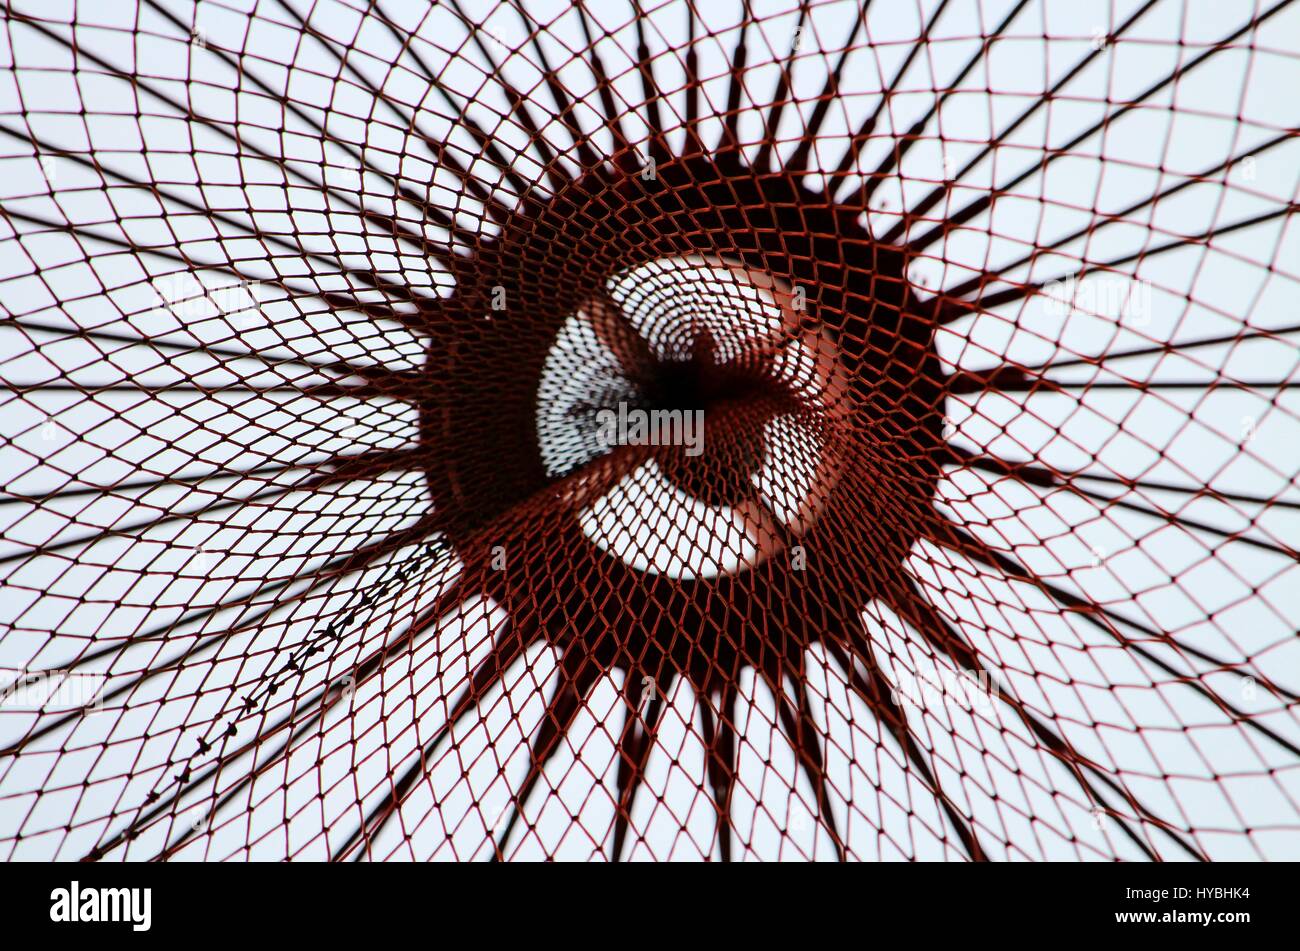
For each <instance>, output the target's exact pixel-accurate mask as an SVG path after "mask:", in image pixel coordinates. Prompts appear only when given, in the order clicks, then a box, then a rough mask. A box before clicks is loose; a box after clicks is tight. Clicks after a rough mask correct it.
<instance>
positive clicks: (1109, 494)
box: [0, 0, 1300, 860]
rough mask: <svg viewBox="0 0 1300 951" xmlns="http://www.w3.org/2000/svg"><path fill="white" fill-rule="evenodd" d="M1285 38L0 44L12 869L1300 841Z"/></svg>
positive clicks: (896, 17)
mask: <svg viewBox="0 0 1300 951" xmlns="http://www.w3.org/2000/svg"><path fill="white" fill-rule="evenodd" d="M1297 38H1300V5H1297V4H1293V3H1290V2H1289V0H1283V2H1278V3H1273V4H1221V3H1213V2H1209V0H1148V2H1115V3H1111V4H1107V5H1097V4H1057V3H1046V2H1026V0H1021V2H1006V0H1001V2H993V0H978V2H977V0H969V2H966V0H963V2H956V0H953V2H950V0H920V2H916V3H882V2H880V0H876V2H875V3H871V2H857V0H816V2H812V0H804V2H798V0H772V2H762V3H760V2H745V3H736V2H719V3H707V4H705V3H699V4H697V3H694V2H691V0H687V2H681V0H667V2H661V3H650V2H646V3H635V2H634V3H628V2H625V0H586V2H582V3H577V4H568V3H559V2H545V3H543V2H536V0H526V2H500V3H470V2H462V3H458V2H455V0H450V2H438V3H433V4H426V3H419V2H397V0H380V2H373V0H372V2H363V0H314V2H313V0H266V2H261V0H229V2H224V3H216V2H208V0H202V2H199V3H196V4H191V3H184V2H179V0H138V2H123V3H112V4H108V3H104V4H97V3H79V4H77V3H72V2H59V0H41V2H40V3H36V2H26V0H23V2H19V0H14V2H12V3H10V4H8V5H7V6H6V10H5V13H4V19H3V42H2V43H0V56H2V57H3V60H4V62H3V66H4V71H3V73H0V170H2V174H0V245H2V248H0V308H3V311H2V313H3V324H0V484H2V485H3V493H4V494H3V496H2V497H0V519H2V520H3V521H2V522H0V524H2V525H3V541H2V542H0V579H2V583H3V587H4V592H3V597H2V598H0V622H2V623H3V628H0V668H3V669H4V670H5V671H6V674H5V680H4V683H5V684H7V685H8V686H7V687H5V689H4V691H3V695H2V698H0V858H8V859H30V858H58V859H79V858H91V859H113V860H118V859H147V858H186V859H210V860H217V859H281V858H290V859H326V858H338V859H420V860H423V859H430V858H437V859H462V860H463V859H471V858H480V859H487V858H505V859H539V858H552V857H553V858H564V859H589V858H605V859H670V858H671V859H724V860H726V859H748V858H762V859H775V858H780V859H809V858H817V859H822V858H827V859H833V858H852V859H903V858H906V859H1023V858H1031V859H1044V858H1046V859H1116V858H1121V859H1144V858H1146V859H1156V858H1161V859H1163V858H1172V859H1188V858H1200V859H1229V858H1231V859H1263V858H1267V859H1279V858H1290V859H1296V858H1300V700H1298V698H1297V692H1296V691H1297V690H1300V678H1298V677H1297V671H1298V670H1300V644H1298V643H1297V635H1296V630H1297V626H1298V625H1300V568H1298V567H1297V552H1296V547H1295V539H1296V538H1297V534H1298V533H1297V525H1298V524H1300V523H1298V522H1297V515H1296V512H1297V508H1300V492H1298V491H1297V484H1296V479H1297V472H1300V416H1298V411H1300V406H1298V404H1297V401H1296V389H1297V386H1298V385H1300V372H1298V371H1297V362H1298V361H1297V347H1296V337H1295V335H1296V332H1297V331H1300V324H1297V323H1296V322H1295V306H1294V305H1295V300H1296V292H1297V288H1298V284H1300V272H1298V271H1297V261H1300V254H1298V253H1297V252H1300V244H1298V243H1297V242H1298V240H1300V238H1298V237H1297V233H1296V230H1295V229H1294V228H1293V227H1290V224H1291V214H1292V212H1294V211H1295V210H1296V208H1297V198H1296V193H1297V186H1298V185H1300V182H1298V181H1297V176H1296V168H1297V167H1298V163H1297V159H1300V142H1298V140H1297V136H1296V119H1297V112H1296V100H1295V95H1294V91H1295V89H1296V88H1300V44H1298V42H1297Z"/></svg>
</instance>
